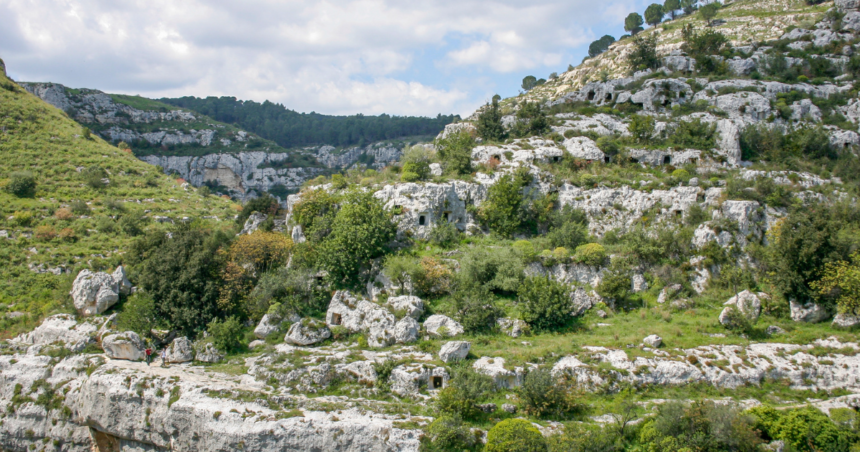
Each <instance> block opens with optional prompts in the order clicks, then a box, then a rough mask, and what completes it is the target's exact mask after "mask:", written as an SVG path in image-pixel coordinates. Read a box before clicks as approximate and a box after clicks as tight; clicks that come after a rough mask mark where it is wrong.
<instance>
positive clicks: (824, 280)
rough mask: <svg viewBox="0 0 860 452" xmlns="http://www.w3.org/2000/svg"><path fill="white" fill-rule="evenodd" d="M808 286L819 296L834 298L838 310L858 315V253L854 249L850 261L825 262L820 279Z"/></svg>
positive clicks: (859, 275)
mask: <svg viewBox="0 0 860 452" xmlns="http://www.w3.org/2000/svg"><path fill="white" fill-rule="evenodd" d="M810 287H811V288H812V289H813V290H815V291H817V292H818V294H819V296H821V297H824V298H832V299H834V300H835V303H836V306H838V307H839V312H842V313H845V314H849V315H860V253H858V252H856V251H855V252H854V253H853V254H852V255H851V261H850V262H848V261H844V260H840V261H837V262H828V263H827V264H825V265H824V272H823V275H822V277H821V279H820V280H819V281H813V282H811V283H810Z"/></svg>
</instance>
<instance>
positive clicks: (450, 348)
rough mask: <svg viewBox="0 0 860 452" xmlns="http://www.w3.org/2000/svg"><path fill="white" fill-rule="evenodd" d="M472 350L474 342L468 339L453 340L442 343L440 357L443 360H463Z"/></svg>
mask: <svg viewBox="0 0 860 452" xmlns="http://www.w3.org/2000/svg"><path fill="white" fill-rule="evenodd" d="M470 350H472V343H471V342H466V341H451V342H446V343H445V344H444V345H442V349H441V350H439V359H441V360H442V361H443V362H446V363H450V362H454V361H462V360H464V359H466V356H468V355H469V351H470Z"/></svg>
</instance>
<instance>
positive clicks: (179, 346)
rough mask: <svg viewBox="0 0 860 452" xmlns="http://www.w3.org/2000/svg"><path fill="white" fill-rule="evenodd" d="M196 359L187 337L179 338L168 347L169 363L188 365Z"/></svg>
mask: <svg viewBox="0 0 860 452" xmlns="http://www.w3.org/2000/svg"><path fill="white" fill-rule="evenodd" d="M192 359H194V348H192V346H191V341H190V340H188V338H187V337H185V336H182V337H177V338H176V339H174V340H173V342H171V343H170V345H169V346H168V347H167V362H171V363H187V362H188V361H191V360H192Z"/></svg>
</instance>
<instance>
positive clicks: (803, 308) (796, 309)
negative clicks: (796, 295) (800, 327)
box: [789, 300, 830, 323]
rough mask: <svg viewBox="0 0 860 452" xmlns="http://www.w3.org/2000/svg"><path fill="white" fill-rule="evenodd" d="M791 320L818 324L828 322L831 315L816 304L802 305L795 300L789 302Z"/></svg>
mask: <svg viewBox="0 0 860 452" xmlns="http://www.w3.org/2000/svg"><path fill="white" fill-rule="evenodd" d="M789 307H790V308H791V320H794V321H795V322H806V323H818V322H823V321H825V320H827V319H828V318H829V317H830V313H829V312H827V310H826V309H824V308H823V307H821V305H818V304H816V303H812V302H810V303H806V304H800V303H798V302H796V301H794V300H791V301H790V302H789Z"/></svg>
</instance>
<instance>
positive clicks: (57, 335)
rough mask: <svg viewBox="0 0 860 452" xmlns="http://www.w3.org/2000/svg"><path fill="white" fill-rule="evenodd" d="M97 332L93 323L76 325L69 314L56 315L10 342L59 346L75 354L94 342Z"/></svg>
mask: <svg viewBox="0 0 860 452" xmlns="http://www.w3.org/2000/svg"><path fill="white" fill-rule="evenodd" d="M98 331H99V327H98V326H97V325H96V324H95V323H92V322H81V323H78V321H77V320H75V318H74V317H73V316H71V315H69V314H56V315H52V316H50V317H47V318H45V320H43V321H42V323H41V324H40V325H39V326H37V327H36V329H34V330H33V331H30V332H29V333H25V334H22V335H20V336H18V337H16V338H15V339H13V340H12V342H13V343H20V344H23V345H38V346H44V345H51V344H60V345H62V346H63V347H65V348H66V349H68V350H70V351H72V352H73V353H77V352H80V351H81V350H83V349H84V348H86V346H87V345H89V344H91V343H94V342H95V341H96V337H97V336H98Z"/></svg>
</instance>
